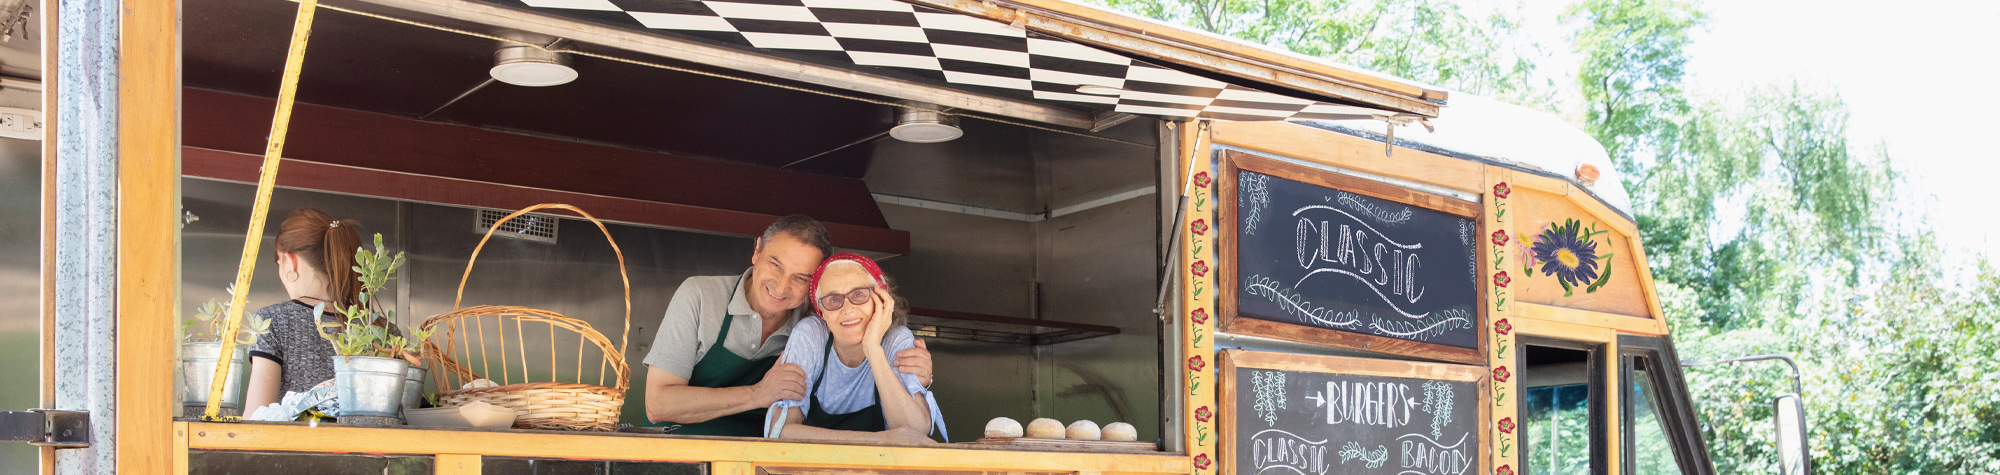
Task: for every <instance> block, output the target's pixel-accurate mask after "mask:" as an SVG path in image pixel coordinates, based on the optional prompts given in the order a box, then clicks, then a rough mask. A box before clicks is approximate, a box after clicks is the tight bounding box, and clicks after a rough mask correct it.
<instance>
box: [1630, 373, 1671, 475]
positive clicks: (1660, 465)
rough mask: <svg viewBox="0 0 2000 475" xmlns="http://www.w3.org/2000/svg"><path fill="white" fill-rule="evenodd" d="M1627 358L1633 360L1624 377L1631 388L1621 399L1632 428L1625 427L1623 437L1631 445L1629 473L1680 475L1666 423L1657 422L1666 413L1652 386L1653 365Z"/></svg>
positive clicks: (1661, 420)
mask: <svg viewBox="0 0 2000 475" xmlns="http://www.w3.org/2000/svg"><path fill="white" fill-rule="evenodd" d="M1628 358H1630V359H1632V361H1631V364H1632V368H1633V369H1632V370H1631V373H1630V374H1628V375H1627V376H1626V377H1627V378H1629V379H1628V381H1631V382H1632V384H1631V385H1630V386H1628V387H1627V388H1626V392H1625V395H1624V399H1625V410H1626V411H1627V414H1630V415H1631V418H1632V424H1631V425H1630V426H1627V428H1626V430H1625V437H1626V438H1627V439H1629V440H1631V441H1632V452H1631V453H1629V454H1626V457H1627V458H1628V459H1630V460H1631V461H1632V465H1631V467H1632V473H1633V474H1639V475H1651V474H1679V473H1681V467H1680V464H1678V463H1676V462H1675V461H1674V446H1673V440H1672V439H1669V438H1667V430H1666V421H1665V420H1663V419H1661V418H1660V414H1662V413H1664V412H1666V409H1664V408H1662V407H1660V396H1659V390H1658V389H1657V388H1656V387H1655V386H1654V384H1653V379H1654V378H1653V374H1652V371H1655V370H1654V369H1653V365H1652V362H1651V361H1649V360H1648V358H1645V357H1640V356H1631V357H1628Z"/></svg>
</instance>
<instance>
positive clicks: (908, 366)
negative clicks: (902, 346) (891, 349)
mask: <svg viewBox="0 0 2000 475" xmlns="http://www.w3.org/2000/svg"><path fill="white" fill-rule="evenodd" d="M896 371H897V372H900V373H903V374H907V375H911V376H916V377H917V381H919V382H922V383H924V387H925V388H929V387H931V376H932V375H933V374H935V368H933V367H932V366H931V350H930V346H928V345H925V344H924V340H923V339H921V338H919V339H917V340H916V347H915V348H910V349H907V350H903V351H898V352H896Z"/></svg>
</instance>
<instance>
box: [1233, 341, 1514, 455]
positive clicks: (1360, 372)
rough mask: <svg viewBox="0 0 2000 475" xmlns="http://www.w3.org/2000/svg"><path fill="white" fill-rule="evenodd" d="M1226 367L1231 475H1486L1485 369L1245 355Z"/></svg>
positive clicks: (1238, 354) (1236, 354) (1240, 353)
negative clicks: (1483, 378)
mask: <svg viewBox="0 0 2000 475" xmlns="http://www.w3.org/2000/svg"><path fill="white" fill-rule="evenodd" d="M1221 361H1222V366H1221V368H1220V369H1221V370H1222V375H1223V376H1222V378H1223V379H1222V386H1221V387H1220V389H1221V391H1220V394H1219V395H1218V398H1219V399H1220V401H1221V406H1222V414H1221V417H1222V424H1221V426H1222V429H1221V430H1222V440H1220V441H1219V442H1220V444H1221V446H1222V448H1223V453H1222V462H1223V465H1222V466H1223V468H1224V471H1223V473H1224V474H1225V475H1231V474H1233V475H1330V474H1378V473H1379V474H1385V475H1472V474H1482V473H1488V471H1487V469H1486V468H1485V465H1487V463H1486V457H1485V456H1484V455H1483V454H1484V453H1485V447H1486V444H1485V439H1484V437H1483V435H1484V432H1483V431H1481V430H1480V429H1483V428H1485V427H1487V424H1486V422H1485V419H1486V417H1489V416H1488V414H1487V412H1486V409H1485V408H1486V405H1485V404H1481V402H1482V401H1483V400H1484V397H1483V396H1482V395H1483V394H1484V387H1483V385H1482V379H1481V376H1482V374H1483V372H1484V371H1483V368H1481V367H1477V366H1465V365H1451V364H1436V363H1414V362H1404V361H1391V360H1374V359H1363V358H1340V357H1329V356H1310V355H1295V354H1284V353H1265V352H1254V351H1240V350H1227V351H1224V352H1223V356H1222V360H1221ZM1231 470H1233V472H1232V471H1231Z"/></svg>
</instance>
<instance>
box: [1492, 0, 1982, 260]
mask: <svg viewBox="0 0 2000 475" xmlns="http://www.w3.org/2000/svg"><path fill="white" fill-rule="evenodd" d="M1695 1H1698V2H1701V3H1700V5H1701V7H1702V9H1703V10H1704V11H1707V12H1708V14H1709V21H1708V26H1707V28H1706V30H1705V31H1699V32H1696V33H1695V34H1694V35H1693V39H1694V44H1693V45H1691V46H1690V48H1689V51H1688V56H1689V63H1688V73H1689V77H1688V82H1689V86H1690V90H1691V91H1694V92H1696V93H1698V94H1706V95H1710V96H1711V97H1718V98H1726V97H1740V96H1741V95H1742V93H1744V92H1747V91H1748V90H1750V89H1752V88H1755V87H1758V86H1766V85H1780V86H1782V85H1789V84H1791V83H1792V82H1793V81H1797V82H1798V83H1799V84H1801V85H1802V86H1805V87H1807V88H1812V89H1814V90H1819V91H1833V92H1837V93H1839V94H1840V95H1841V97H1842V98H1843V99H1845V100H1846V102H1847V105H1848V111H1849V113H1850V114H1851V117H1850V119H1849V124H1848V125H1849V133H1850V137H1849V143H1850V144H1852V145H1855V146H1857V147H1862V148H1864V150H1865V149H1866V148H1871V147H1873V146H1874V145H1876V144H1884V145H1886V147H1887V150H1888V152H1889V156H1890V159H1891V162H1892V164H1893V165H1892V166H1893V167H1894V168H1895V169H1896V170H1897V172H1898V173H1901V174H1903V179H1904V182H1903V183H1902V185H1901V189H1900V190H1899V191H1900V192H1899V193H1898V194H1899V196H1897V197H1896V198H1897V200H1898V202H1899V203H1900V205H1899V209H1900V210H1902V211H1903V212H1904V213H1905V214H1906V215H1909V216H1911V219H1913V220H1914V219H1917V218H1919V217H1922V218H1923V219H1926V220H1927V223H1928V225H1929V226H1930V227H1931V228H1932V229H1936V230H1938V231H1939V234H1940V235H1942V236H1943V241H1944V244H1945V245H1946V246H1948V247H1951V248H1954V249H1957V250H1961V251H1971V252H1976V253H1982V254H1984V255H1986V256H1987V257H1988V258H1990V259H1995V260H2000V212H1996V211H2000V206H1996V205H2000V86H1996V84H2000V81H1996V79H2000V52H1996V51H1995V49H1996V47H2000V2H1995V1H1986V0H1960V1H1946V0H1905V1H1897V2H1883V1H1862V0H1695ZM1572 3H1574V2H1573V1H1569V0H1525V3H1524V4H1523V9H1522V11H1521V18H1523V25H1522V26H1523V28H1524V30H1526V31H1527V32H1528V34H1529V36H1531V37H1533V38H1534V39H1535V41H1537V42H1539V43H1540V44H1541V45H1542V48H1543V49H1544V50H1545V51H1548V52H1550V53H1553V54H1552V56H1553V57H1551V58H1548V59H1549V61H1548V62H1547V63H1546V64H1547V65H1548V67H1547V68H1545V69H1548V70H1545V71H1543V73H1545V74H1562V75H1573V74H1575V70H1576V64H1575V61H1576V58H1574V57H1573V55H1569V54H1568V52H1567V49H1568V42H1567V41H1568V36H1567V35H1568V31H1569V30H1567V29H1565V28H1563V27H1562V26H1561V25H1559V24H1557V22H1556V17H1557V16H1559V15H1561V14H1562V12H1563V11H1564V10H1566V9H1567V8H1568V6H1569V5H1570V4H1572ZM1567 80H1570V79H1566V78H1565V79H1559V81H1567ZM1725 214H1727V213H1726V212H1725Z"/></svg>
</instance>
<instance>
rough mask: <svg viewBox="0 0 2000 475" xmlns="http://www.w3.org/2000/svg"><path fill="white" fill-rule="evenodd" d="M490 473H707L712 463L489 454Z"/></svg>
mask: <svg viewBox="0 0 2000 475" xmlns="http://www.w3.org/2000/svg"><path fill="white" fill-rule="evenodd" d="M479 468H480V473H484V474H486V475H707V473H708V464H706V463H690V462H625V461H608V460H559V459H531V458H513V457H485V458H483V459H481V460H480V467H479Z"/></svg>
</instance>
